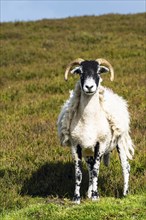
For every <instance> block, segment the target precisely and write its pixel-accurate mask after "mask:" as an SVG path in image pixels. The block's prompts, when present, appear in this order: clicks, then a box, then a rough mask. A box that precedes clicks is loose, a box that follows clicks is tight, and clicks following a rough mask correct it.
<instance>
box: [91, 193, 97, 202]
mask: <svg viewBox="0 0 146 220" xmlns="http://www.w3.org/2000/svg"><path fill="white" fill-rule="evenodd" d="M92 201H99V195H98V193H97V192H92Z"/></svg>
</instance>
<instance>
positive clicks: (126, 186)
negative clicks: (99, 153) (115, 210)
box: [117, 146, 130, 196]
mask: <svg viewBox="0 0 146 220" xmlns="http://www.w3.org/2000/svg"><path fill="white" fill-rule="evenodd" d="M117 151H118V153H119V158H120V161H121V166H122V171H123V177H124V188H123V196H126V195H127V194H128V189H129V174H130V164H129V162H128V160H127V156H126V153H125V150H124V149H123V147H120V146H117Z"/></svg>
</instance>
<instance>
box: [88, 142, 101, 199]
mask: <svg viewBox="0 0 146 220" xmlns="http://www.w3.org/2000/svg"><path fill="white" fill-rule="evenodd" d="M85 160H86V163H87V167H88V171H89V188H88V193H87V196H88V198H92V200H97V199H98V198H99V194H98V190H97V185H98V174H99V166H100V155H99V144H97V145H96V146H95V152H94V157H92V156H91V157H86V158H85Z"/></svg>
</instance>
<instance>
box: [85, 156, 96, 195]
mask: <svg viewBox="0 0 146 220" xmlns="http://www.w3.org/2000/svg"><path fill="white" fill-rule="evenodd" d="M85 161H86V163H87V168H88V172H89V187H88V192H87V197H88V198H89V199H90V198H91V197H92V171H93V164H94V158H93V157H88V156H87V157H85Z"/></svg>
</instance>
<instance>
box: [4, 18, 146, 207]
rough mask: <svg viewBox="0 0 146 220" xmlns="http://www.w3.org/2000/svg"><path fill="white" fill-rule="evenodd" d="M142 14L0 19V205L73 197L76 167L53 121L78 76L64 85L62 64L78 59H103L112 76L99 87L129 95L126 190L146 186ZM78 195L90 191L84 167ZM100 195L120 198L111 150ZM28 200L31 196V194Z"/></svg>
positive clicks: (117, 170)
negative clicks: (131, 155) (130, 145)
mask: <svg viewBox="0 0 146 220" xmlns="http://www.w3.org/2000/svg"><path fill="white" fill-rule="evenodd" d="M144 23H145V14H136V15H112V14H111V15H105V16H99V17H95V16H93V17H86V16H85V17H76V18H68V19H62V20H42V21H36V22H15V23H1V24H0V28H1V29H0V30H1V31H0V42H1V43H0V47H1V53H0V88H1V101H0V107H1V112H0V120H1V122H0V126H1V128H0V130H1V132H0V138H1V146H0V155H1V165H2V166H1V168H0V175H1V177H2V178H1V182H0V187H1V192H0V194H1V195H0V200H1V201H0V204H2V206H1V208H2V210H3V209H13V208H21V207H25V206H26V204H29V203H32V201H35V202H37V197H41V198H42V199H43V200H45V197H47V196H58V197H59V198H62V197H67V198H71V197H72V194H73V188H74V166H73V163H72V160H71V153H70V149H68V148H62V147H60V145H59V141H58V138H57V132H56V120H57V116H58V114H59V111H60V107H61V105H62V104H63V102H64V101H65V99H66V98H67V97H68V91H69V90H70V89H72V88H73V87H74V84H75V82H76V80H77V78H72V79H71V77H70V80H69V82H68V83H65V82H64V80H63V78H64V69H65V67H66V65H67V64H68V63H69V62H70V61H71V60H73V59H75V58H77V57H82V58H84V59H96V58H99V57H104V58H106V59H107V60H109V61H110V62H111V63H112V65H113V67H114V69H115V81H114V82H113V83H111V82H110V81H109V76H108V75H107V76H104V77H103V79H104V82H103V84H104V85H106V86H109V87H110V88H113V90H114V91H115V92H117V93H118V94H119V95H122V96H123V97H124V98H126V99H127V100H128V103H129V110H130V113H131V121H132V122H131V136H132V138H133V140H134V143H135V145H136V153H135V159H134V160H133V161H131V179H130V186H131V187H130V188H131V193H132V194H134V193H141V192H143V191H145V188H144V178H145V158H144V153H145V151H144V148H145V139H144V137H145V124H144V121H145V120H144V119H145V115H144V109H145V82H144V80H145V50H144V47H145V44H144V43H145V41H144V39H145V28H144ZM83 172H84V175H83V185H82V195H83V196H85V192H86V190H87V182H88V180H87V179H88V176H87V170H86V168H85V166H84V169H83ZM99 178H100V180H99V188H100V194H101V195H102V196H116V197H119V196H120V195H121V191H122V181H123V179H122V172H121V168H120V163H119V159H118V156H117V153H116V152H113V156H112V159H111V164H110V169H107V168H105V167H103V166H101V170H100V177H99ZM31 197H33V199H31Z"/></svg>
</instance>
